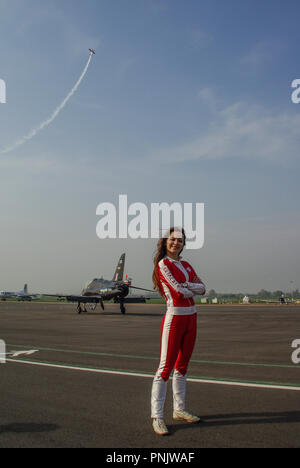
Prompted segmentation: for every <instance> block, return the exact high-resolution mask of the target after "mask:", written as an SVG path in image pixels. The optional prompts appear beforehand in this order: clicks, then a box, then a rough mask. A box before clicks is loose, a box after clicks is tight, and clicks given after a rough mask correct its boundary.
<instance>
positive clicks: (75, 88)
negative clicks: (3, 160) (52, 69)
mask: <svg viewBox="0 0 300 468" xmlns="http://www.w3.org/2000/svg"><path fill="white" fill-rule="evenodd" d="M91 59H92V53H90V55H89V59H88V61H87V64H86V66H85V67H84V70H83V72H82V74H81V76H80V78H79V80H78V81H77V83H76V84H75V86H74V88H73V89H72V90H71V91H70V92H69V94H68V95H67V97H66V98H65V99H64V100H63V101H62V103H61V104H60V105H59V106H58V108H57V109H56V110H55V111H54V112H53V114H52V115H51V117H50V118H49V119H47V120H45V121H44V122H42V123H41V124H40V125H39V126H38V127H36V128H34V129H33V130H31V132H30V133H28V135H26V136H24V137H23V138H21V139H20V140H18V141H16V142H15V143H13V144H12V145H10V146H7V147H6V148H3V149H2V150H0V154H7V153H10V152H11V151H13V150H14V149H16V148H18V147H19V146H21V145H23V144H24V143H25V142H26V141H28V140H31V138H33V137H34V136H35V135H36V134H37V133H38V132H40V131H41V130H43V129H44V128H45V127H47V126H48V125H50V124H51V123H52V122H53V120H54V119H55V118H56V117H57V116H58V114H59V113H60V111H61V110H62V109H63V108H64V107H65V105H66V104H67V102H68V101H69V99H70V98H71V97H72V96H73V94H74V93H75V91H76V90H77V88H78V86H79V85H80V83H81V81H82V80H83V78H84V76H85V74H86V72H87V69H88V67H89V64H90V61H91Z"/></svg>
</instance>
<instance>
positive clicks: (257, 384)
mask: <svg viewBox="0 0 300 468" xmlns="http://www.w3.org/2000/svg"><path fill="white" fill-rule="evenodd" d="M6 362H16V363H19V364H29V365H33V366H40V367H52V368H56V369H67V370H76V371H81V372H92V373H96V374H113V375H123V376H129V377H145V378H150V379H153V378H154V374H144V373H142V372H134V371H132V372H131V371H122V370H117V369H97V368H90V367H81V366H72V365H66V364H54V363H50V362H38V361H27V360H26V361H25V360H20V359H7V360H6ZM187 381H188V382H196V383H202V384H203V383H205V384H215V385H227V386H236V387H250V388H262V389H275V390H289V391H298V392H299V391H300V386H299V387H296V386H293V385H288V384H280V383H278V384H276V383H264V382H241V381H233V380H217V379H206V378H201V377H188V378H187Z"/></svg>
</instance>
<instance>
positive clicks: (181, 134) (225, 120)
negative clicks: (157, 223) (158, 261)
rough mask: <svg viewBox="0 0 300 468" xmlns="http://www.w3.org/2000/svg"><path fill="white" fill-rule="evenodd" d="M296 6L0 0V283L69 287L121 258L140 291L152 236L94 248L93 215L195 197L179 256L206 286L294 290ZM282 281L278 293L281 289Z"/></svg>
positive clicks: (298, 270)
mask: <svg viewBox="0 0 300 468" xmlns="http://www.w3.org/2000/svg"><path fill="white" fill-rule="evenodd" d="M299 13H300V4H299V1H298V0H287V1H286V2H283V1H282V0H279V1H277V0H263V1H261V0H259V1H258V0H242V1H241V0H226V2H225V1H223V0H189V1H183V0H181V1H179V0H85V1H78V0H60V1H58V0H44V1H40V0H0V57H1V62H0V79H2V80H4V81H5V83H6V88H7V91H6V101H7V102H6V104H0V152H1V149H3V148H5V147H7V146H10V145H12V144H14V143H15V142H16V141H18V140H20V139H21V138H22V137H23V136H25V135H27V134H28V133H29V132H30V131H31V130H32V129H33V128H36V127H37V126H38V125H39V124H40V123H41V122H43V121H45V120H47V118H49V117H50V116H51V115H52V113H53V111H54V110H55V109H56V108H57V107H58V105H59V104H60V103H61V102H62V101H63V99H64V98H65V97H66V96H67V95H68V93H69V92H70V90H71V89H72V87H73V86H74V85H75V83H76V81H77V80H78V78H79V77H80V75H81V73H82V71H83V69H84V67H85V65H86V63H87V60H88V48H90V47H91V48H95V49H96V55H95V56H94V57H93V59H92V61H91V64H90V66H89V68H88V71H87V74H86V76H85V77H84V79H83V81H82V83H81V84H80V86H79V88H78V90H77V91H76V93H75V94H74V95H73V96H72V97H71V99H70V101H69V102H68V103H67V105H66V107H65V108H64V109H63V110H62V111H61V113H60V114H59V115H58V116H57V118H56V119H55V120H54V121H53V123H52V124H51V125H49V126H48V127H47V128H44V129H43V130H42V131H41V132H40V133H38V134H37V135H36V136H35V137H34V138H33V139H32V140H30V141H27V142H26V143H25V144H24V145H22V146H20V147H18V148H16V149H15V150H13V151H11V152H10V153H8V154H0V210H1V218H0V219H1V243H0V259H1V268H0V289H8V290H15V289H21V288H22V287H23V284H24V283H25V282H28V284H29V290H30V292H40V291H41V292H49V293H50V292H66V293H78V292H79V291H80V290H81V289H82V287H83V286H84V284H85V283H86V282H87V281H88V280H89V279H92V278H94V277H99V276H101V275H103V276H104V277H105V278H111V277H112V275H113V271H114V269H115V264H116V262H117V260H118V258H119V256H120V255H121V253H122V252H126V253H127V268H126V272H127V273H128V274H129V275H130V276H132V277H133V279H134V283H135V284H136V285H140V286H142V285H144V286H146V287H150V286H151V274H152V256H153V252H154V250H155V245H156V240H153V239H151V238H150V239H148V240H141V239H138V240H132V239H118V240H112V239H107V240H100V239H99V238H98V237H97V236H96V224H97V222H98V220H99V217H97V216H96V208H97V206H98V204H100V203H102V202H110V203H114V204H115V205H116V207H118V197H119V194H126V195H127V196H128V202H129V204H131V203H134V202H140V203H144V204H145V205H146V206H149V207H150V204H151V203H154V202H168V203H172V202H180V203H184V202H189V203H194V204H195V203H205V243H204V247H203V248H202V249H200V250H189V251H186V252H185V258H186V259H187V260H190V261H191V263H192V264H193V266H194V268H195V269H196V270H197V271H198V273H199V275H200V276H201V277H202V278H203V279H204V281H205V282H206V283H207V287H208V289H212V288H214V289H216V290H217V291H218V292H244V293H255V292H257V291H258V290H260V289H261V288H265V289H271V290H275V289H283V290H288V289H290V288H291V286H293V288H296V287H300V258H299V257H300V255H299V251H300V249H299V238H300V215H299V200H300V196H299V195H300V190H299V185H300V184H299V181H300V179H299V168H300V163H299V142H300V104H294V103H293V102H292V100H291V94H292V88H291V83H292V81H293V80H294V79H297V78H300V62H299V44H300V30H299ZM292 282H293V283H292Z"/></svg>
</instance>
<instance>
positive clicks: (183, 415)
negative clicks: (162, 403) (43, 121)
mask: <svg viewBox="0 0 300 468" xmlns="http://www.w3.org/2000/svg"><path fill="white" fill-rule="evenodd" d="M173 419H175V420H176V421H186V422H188V423H193V424H197V423H199V422H202V421H201V419H200V418H199V417H198V416H194V415H193V414H190V413H188V412H187V411H185V410H174V412H173Z"/></svg>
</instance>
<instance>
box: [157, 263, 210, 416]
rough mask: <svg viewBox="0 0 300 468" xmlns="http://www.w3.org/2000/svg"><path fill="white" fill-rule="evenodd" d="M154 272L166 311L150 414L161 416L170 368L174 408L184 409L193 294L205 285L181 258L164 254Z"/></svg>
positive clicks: (193, 318) (194, 327) (192, 338)
mask: <svg viewBox="0 0 300 468" xmlns="http://www.w3.org/2000/svg"><path fill="white" fill-rule="evenodd" d="M157 273H158V280H159V282H160V285H161V288H162V291H163V293H164V297H165V299H166V303H167V311H166V314H165V316H164V318H163V320H162V324H161V355H160V363H159V367H158V369H157V372H156V374H155V377H154V381H153V386H152V396H151V417H152V418H161V419H163V411H164V403H165V398H166V393H167V382H168V380H169V377H170V375H171V372H172V370H173V369H175V370H174V374H173V384H172V387H173V404H174V410H184V409H185V392H186V373H187V368H188V364H189V361H190V359H191V356H192V353H193V350H194V346H195V341H196V334H197V310H196V306H195V302H194V299H193V297H194V296H195V295H197V294H199V295H203V294H205V286H204V284H203V283H202V282H200V280H199V279H198V276H197V274H196V273H195V271H194V269H193V267H192V266H191V265H190V264H189V263H188V262H186V261H184V260H181V259H179V260H173V259H172V258H170V257H164V258H163V259H162V260H161V261H160V262H159V264H158V266H157ZM195 281H197V282H195Z"/></svg>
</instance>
